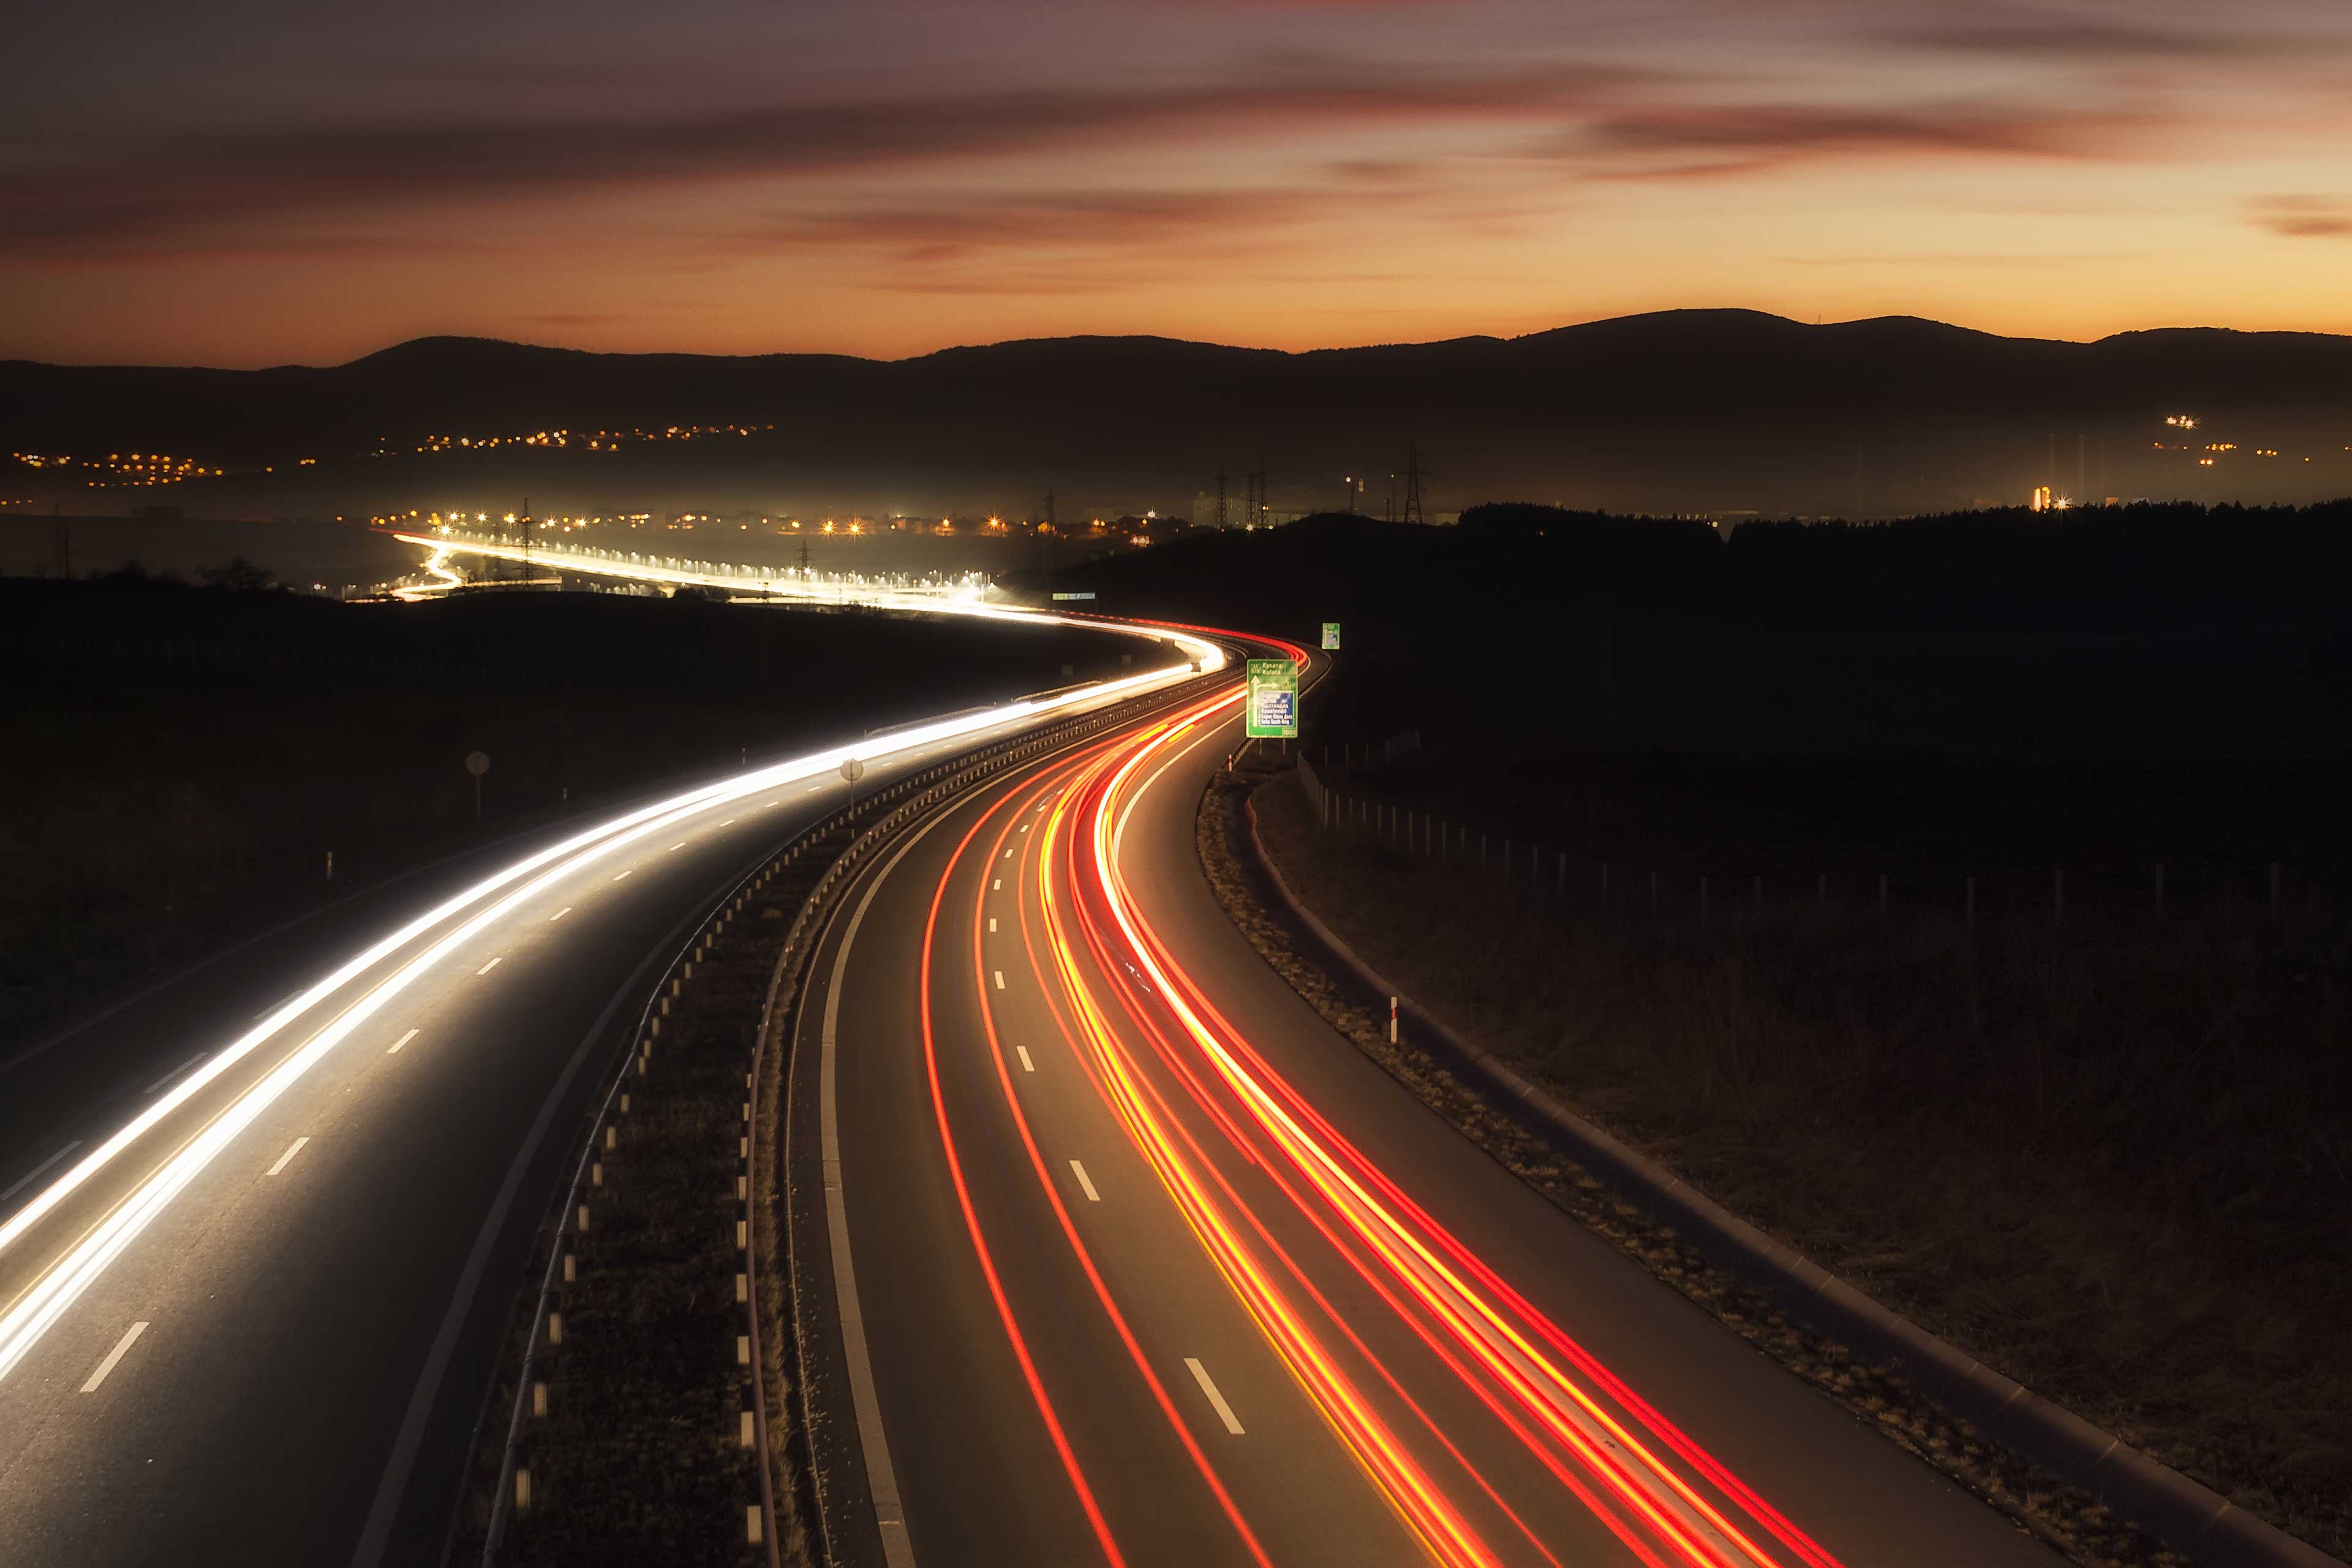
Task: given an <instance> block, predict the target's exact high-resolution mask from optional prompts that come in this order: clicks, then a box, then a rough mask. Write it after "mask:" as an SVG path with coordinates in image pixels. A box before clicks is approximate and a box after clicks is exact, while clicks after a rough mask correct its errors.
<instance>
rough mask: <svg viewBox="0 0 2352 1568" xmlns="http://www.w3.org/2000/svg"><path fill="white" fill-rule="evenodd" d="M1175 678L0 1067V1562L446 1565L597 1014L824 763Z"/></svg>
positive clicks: (746, 804) (491, 872)
mask: <svg viewBox="0 0 2352 1568" xmlns="http://www.w3.org/2000/svg"><path fill="white" fill-rule="evenodd" d="M1200 651H1201V652H1202V653H1203V654H1204V655H1206V656H1207V657H1208V658H1210V659H1211V660H1212V665H1213V659H1214V653H1213V650H1211V649H1206V648H1203V649H1202V650H1200ZM1149 662H1150V661H1149V660H1146V659H1144V658H1140V657H1139V658H1138V665H1139V669H1141V667H1143V666H1145V665H1146V664H1147V663H1149ZM1188 679H1192V675H1191V672H1190V671H1189V670H1188V669H1187V668H1186V667H1185V666H1184V665H1182V664H1177V665H1174V666H1172V667H1170V668H1160V669H1142V670H1141V672H1140V673H1139V674H1137V675H1136V676H1133V677H1130V678H1128V679H1123V680H1120V681H1116V682H1110V683H1106V684H1103V685H1098V686H1093V687H1088V688H1086V689H1081V690H1078V691H1074V692H1070V693H1065V694H1061V695H1058V696H1055V697H1052V698H1049V699H1042V700H1035V701H1030V702H1024V703H1022V704H1016V705H1012V706H1009V707H1007V708H1002V709H997V710H983V711H981V712H977V713H972V714H967V715H961V716H958V717H955V718H952V719H950V720H945V721H938V722H935V723H933V724H929V725H926V726H919V727H915V728H910V729H902V730H898V731H893V732H891V733H890V734H888V735H887V736H884V737H876V738H872V739H870V740H866V741H861V742H855V743H852V744H849V745H845V746H839V747H835V748H831V749H828V750H825V751H823V752H815V753H811V754H809V755H806V756H803V757H798V758H794V759H792V760H790V761H787V762H782V763H773V764H769V765H764V766H753V767H750V768H747V769H745V770H743V771H741V772H740V773H730V774H728V775H725V776H723V777H720V778H718V779H715V780H712V781H709V783H708V784H703V785H700V786H698V787H694V788H690V789H687V790H684V791H681V792H678V793H676V794H673V795H668V796H667V797H665V798H660V799H653V800H647V801H646V802H644V803H641V804H640V805H636V806H635V807H634V808H632V809H629V810H626V811H624V812H620V813H618V814H617V815H614V816H609V817H606V818H603V819H600V820H595V821H592V822H584V823H574V824H572V825H568V826H563V827H561V828H551V829H546V830H542V831H541V832H538V833H536V834H533V835H529V836H525V837H521V838H519V839H516V840H513V841H510V842H509V843H507V844H504V845H499V846H494V847H489V848H488V849H485V850H483V851H480V852H478V853H477V854H476V855H473V856H470V857H467V858H463V859H461V860H459V861H456V862H451V863H448V864H446V865H443V866H441V867H438V868H433V869H431V870H429V871H427V872H425V873H424V874H421V875H419V876H417V877H415V878H412V879H407V880H405V881H404V882H402V883H400V884H397V885H395V886H394V887H391V888H387V889H383V890H381V891H379V892H378V893H376V894H374V895H373V896H370V897H367V898H362V899H359V900H352V902H350V903H348V904H345V905H342V906H338V907H337V908H336V909H334V910H331V911H328V912H327V913H326V914H325V915H324V916H323V917H322V918H321V919H320V921H316V922H312V923H311V924H310V925H308V926H302V927H296V928H292V929H289V930H287V931H279V932H278V933H275V934H274V935H272V936H270V937H268V938H266V939H264V940H262V941H259V942H254V943H252V944H249V945H248V946H247V947H246V948H243V949H240V950H237V951H236V952H230V953H228V954H226V956H224V957H223V958H221V959H220V960H219V961H218V962H217V963H213V964H210V965H208V966H206V967H204V968H202V969H199V970H197V971H195V972H194V973H190V974H186V975H183V976H180V977H178V978H176V979H173V980H172V981H169V982H167V983H166V984H163V985H162V986H160V987H159V988H157V989H155V990H153V991H152V992H150V993H147V994H140V995H135V996H132V997H130V998H127V999H126V1002H125V1005H122V1006H121V1007H120V1008H119V1009H117V1010H116V1011H115V1012H113V1013H111V1014H109V1015H106V1016H102V1017H100V1018H98V1019H97V1020H95V1021H94V1022H92V1023H91V1024H90V1025H89V1026H88V1027H86V1028H83V1029H80V1030H79V1031H77V1032H75V1033H73V1034H71V1035H69V1036H67V1037H62V1038H59V1039H57V1040H54V1041H50V1042H41V1043H34V1044H31V1045H18V1044H16V1043H12V1044H11V1045H10V1046H9V1047H5V1048H0V1194H5V1196H0V1561H5V1563H7V1564H9V1565H10V1568H21V1565H28V1564H47V1563H57V1564H68V1563H70V1564H77V1565H88V1564H117V1563H119V1564H126V1565H128V1564H141V1565H144V1564H152V1563H167V1562H214V1561H221V1562H227V1561H235V1562H239V1563H353V1564H355V1565H357V1568H373V1565H374V1564H376V1563H431V1562H436V1561H438V1560H439V1558H440V1555H441V1552H442V1548H443V1542H444V1541H445V1539H446V1534H447V1531H448V1528H449V1524H450V1521H451V1518H452V1516H453V1513H454V1510H455V1505H456V1502H457V1485H458V1480H459V1476H460V1472H461V1470H462V1468H463V1459H464V1457H465V1454H466V1451H467V1445H468V1442H469V1440H470V1435H471V1433H472V1431H473V1429H474V1426H475V1424H476V1422H477V1420H478V1417H479V1415H480V1414H481V1411H482V1407H483V1399H484V1392H485V1390H486V1389H487V1387H488V1381H489V1373H490V1370H491V1368H492V1365H493V1363H494V1360H495V1356H496V1352H497V1348H498V1342H499V1334H500V1332H501V1331H502V1330H503V1329H504V1326H505V1324H506V1321H507V1319H508V1315H509V1310H510V1309H511V1307H512V1304H513V1301H514V1292H515V1289H516V1287H517V1284H518V1282H519V1279H520V1271H521V1268H522V1263H523V1259H524V1258H526V1256H527V1255H528V1252H529V1249H530V1240H531V1236H532V1233H533V1231H534V1230H535V1228H536V1226H537V1225H538V1223H539V1221H540V1218H541V1215H543V1214H544V1212H545V1209H546V1205H547V1204H548V1203H549V1202H550V1201H551V1196H552V1194H553V1192H554V1188H555V1184H556V1183H557V1181H558V1180H559V1179H560V1166H561V1163H562V1156H563V1155H564V1153H565V1152H566V1151H567V1148H568V1146H570V1145H571V1144H572V1143H573V1142H575V1141H576V1139H577V1137H578V1135H579V1130H580V1127H581V1125H582V1118H583V1111H584V1107H585V1104H586V1102H587V1096H588V1093H589V1091H590V1089H592V1087H593V1084H594V1082H595V1079H596V1078H597V1076H598V1074H599V1072H600V1071H601V1070H602V1069H603V1068H604V1066H605V1064H606V1063H607V1062H608V1061H609V1060H610V1059H611V1056H610V1053H611V1052H612V1051H613V1050H614V1049H615V1048H618V1047H619V1045H620V1042H619V1041H618V1040H617V1038H616V1032H615V1030H614V1019H615V1017H616V1016H624V1017H625V1018H633V1017H634V1011H633V1009H634V1007H635V1004H636V1003H637V1002H638V1001H639V1000H641V998H642V994H643V991H644V989H645V988H646V985H647V984H650V976H651V974H652V973H654V967H655V966H656V964H658V963H660V962H662V961H663V960H665V959H666V958H667V955H668V952H669V949H670V948H671V947H672V946H673V945H674V944H675V943H676V942H677V940H678V939H679V937H680V936H682V935H683V933H684V931H686V930H687V929H688V928H689V927H690V925H691V924H692V922H693V921H695V920H696V919H697V918H698V917H699V916H700V914H701V913H702V912H703V911H704V910H706V909H707V908H708V907H709V904H710V903H711V902H712V901H713V900H715V899H716V898H717V897H718V896H719V894H720V893H721V892H722V890H723V889H726V888H728V887H730V886H731V884H732V883H733V881H734V880H735V879H736V878H737V877H738V876H739V875H740V872H741V871H742V870H743V869H744V868H746V867H747V866H749V865H750V864H751V863H753V862H755V861H756V860H758V859H760V858H762V857H763V856H765V855H766V854H768V853H771V852H772V849H773V848H774V847H776V846H777V845H779V844H781V843H782V842H783V841H785V840H786V839H788V838H790V837H792V836H793V834H795V833H796V832H798V831H799V830H800V829H801V828H802V827H803V826H807V825H809V824H811V823H813V822H814V821H817V820H820V819H822V818H823V817H824V816H826V815H828V814H830V813H832V812H834V811H835V810H837V809H838V808H839V807H840V806H841V805H843V804H844V802H845V795H846V794H847V791H848V786H847V785H845V784H844V783H843V782H842V780H841V778H840V776H839V773H838V766H839V763H840V762H841V760H842V758H843V757H844V756H845V755H846V754H851V753H855V754H856V755H857V756H859V757H860V758H861V759H862V760H863V761H864V762H865V763H866V769H867V772H866V777H865V779H864V780H863V781H862V782H861V784H860V785H859V786H858V787H859V789H860V791H861V792H870V791H872V790H874V789H876V788H877V787H880V786H882V785H884V784H887V783H889V782H890V781H891V780H892V779H894V778H896V777H899V776H902V775H905V774H907V773H911V772H914V771H917V770H919V769H921V768H923V767H925V766H927V765H929V764H930V763H936V762H939V761H941V760H943V759H945V758H947V757H949V756H951V755H954V754H956V753H958V752H962V751H964V750H967V749H969V748H970V747H971V746H972V745H974V744H976V743H980V742H985V741H987V740H989V739H992V738H993V737H995V736H998V735H1002V734H1006V733H1011V732H1015V731H1020V730H1024V729H1026V728H1028V727H1030V726H1032V725H1034V723H1036V722H1038V721H1040V719H1041V718H1043V717H1047V716H1052V715H1056V714H1061V713H1071V712H1080V711H1085V710H1088V709H1091V708H1094V707H1097V706H1100V705H1103V704H1105V703H1108V702H1110V701H1114V700H1118V698H1119V697H1120V696H1122V695H1124V694H1127V693H1131V692H1135V691H1142V690H1150V689H1157V688H1160V687H1163V686H1167V685H1170V684H1173V683H1180V682H1182V681H1184V680H1188Z"/></svg>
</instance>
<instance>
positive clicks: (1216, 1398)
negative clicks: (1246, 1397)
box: [1184, 1356, 1242, 1437]
mask: <svg viewBox="0 0 2352 1568" xmlns="http://www.w3.org/2000/svg"><path fill="white" fill-rule="evenodd" d="M1184 1364H1185V1365H1186V1366H1189V1367H1191V1368H1192V1381H1193V1382H1195V1383H1197V1384H1200V1385H1201V1392H1202V1393H1203V1394H1207V1395H1208V1396H1209V1403H1210V1404H1212V1405H1215V1406H1216V1407H1217V1419H1218V1420H1220V1421H1222V1422H1223V1423H1224V1424H1225V1430H1226V1431H1228V1432H1231V1433H1232V1434H1233V1435H1234V1436H1236V1437H1238V1436H1241V1435H1242V1424H1241V1423H1240V1422H1239V1421H1236V1420H1234V1407H1233V1406H1232V1405H1228V1404H1226V1403H1225V1396H1224V1395H1223V1394H1219V1393H1218V1392H1217V1385H1216V1384H1214V1383H1213V1382H1211V1381H1210V1379H1209V1369H1208V1368H1207V1367H1205V1366H1202V1364H1201V1363H1200V1362H1199V1361H1198V1360H1197V1359H1195V1358H1194V1357H1192V1356H1186V1357H1185V1358H1184Z"/></svg>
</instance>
